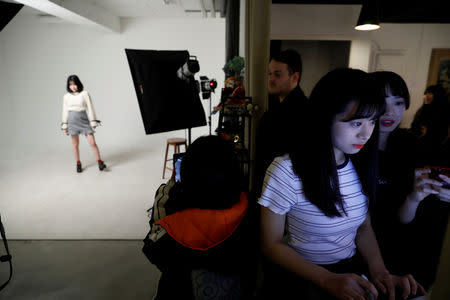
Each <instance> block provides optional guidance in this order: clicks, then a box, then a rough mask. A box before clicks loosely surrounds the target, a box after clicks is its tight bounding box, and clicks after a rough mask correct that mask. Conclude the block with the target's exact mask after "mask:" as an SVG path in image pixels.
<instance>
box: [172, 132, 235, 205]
mask: <svg viewBox="0 0 450 300" xmlns="http://www.w3.org/2000/svg"><path fill="white" fill-rule="evenodd" d="M180 175H181V193H182V199H183V202H184V204H181V203H180V205H182V206H183V207H184V208H202V209H226V208H230V207H231V206H233V205H234V204H236V203H237V202H239V197H240V193H241V184H242V181H241V170H240V168H239V164H238V160H237V158H236V155H235V153H234V150H233V147H232V144H231V143H230V142H227V141H225V140H224V139H222V138H220V137H218V136H214V135H211V136H203V137H199V138H198V139H196V140H195V141H194V142H193V143H192V144H191V145H190V146H189V147H188V149H187V151H186V154H185V155H184V157H183V160H182V161H181V169H180Z"/></svg>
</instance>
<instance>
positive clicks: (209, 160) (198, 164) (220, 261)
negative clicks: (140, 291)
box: [143, 136, 256, 299]
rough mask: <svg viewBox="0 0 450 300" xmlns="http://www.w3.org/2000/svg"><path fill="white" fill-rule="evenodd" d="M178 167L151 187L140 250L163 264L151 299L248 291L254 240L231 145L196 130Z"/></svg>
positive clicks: (212, 296) (219, 296)
mask: <svg viewBox="0 0 450 300" xmlns="http://www.w3.org/2000/svg"><path fill="white" fill-rule="evenodd" d="M180 175H181V176H180V181H179V182H175V180H174V176H172V179H170V180H169V181H168V183H167V184H163V185H161V186H160V188H159V189H158V191H157V192H156V197H155V202H154V204H153V211H152V217H151V220H150V226H151V230H150V232H149V234H148V235H147V237H146V239H145V240H144V243H145V245H144V248H143V251H144V253H145V254H146V256H147V258H148V259H149V260H150V262H152V263H153V264H155V265H156V266H157V267H158V269H159V270H160V271H161V272H162V275H161V279H160V281H159V285H158V292H157V296H156V299H203V298H208V299H225V298H226V299H249V298H250V294H251V292H252V288H251V286H252V283H253V276H252V275H253V273H254V270H255V262H254V260H253V259H252V256H254V255H253V254H254V253H255V252H254V246H255V244H256V243H255V242H254V241H253V239H252V234H251V232H250V231H251V230H250V229H251V226H250V223H249V217H248V200H247V194H246V193H244V192H241V190H242V188H241V184H242V180H241V178H242V174H241V170H240V168H239V165H238V161H237V158H236V156H235V153H234V151H233V148H232V145H231V144H230V143H229V142H227V141H225V140H223V139H221V138H220V137H218V136H203V137H200V138H198V139H197V140H195V141H194V142H193V143H192V144H191V145H190V146H189V148H188V149H187V151H186V153H185V155H184V156H183V158H182V162H181V172H180ZM253 236H254V234H253Z"/></svg>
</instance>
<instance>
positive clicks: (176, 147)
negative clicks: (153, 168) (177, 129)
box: [162, 138, 187, 179]
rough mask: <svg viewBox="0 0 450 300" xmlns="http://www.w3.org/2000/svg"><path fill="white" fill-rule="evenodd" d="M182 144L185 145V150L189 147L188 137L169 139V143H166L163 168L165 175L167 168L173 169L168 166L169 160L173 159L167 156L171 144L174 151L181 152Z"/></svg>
mask: <svg viewBox="0 0 450 300" xmlns="http://www.w3.org/2000/svg"><path fill="white" fill-rule="evenodd" d="M180 145H184V151H186V149H187V144H186V139H184V138H171V139H167V145H166V155H165V157H164V168H163V176H162V178H163V179H164V176H165V174H166V169H169V170H172V168H170V167H168V166H167V162H168V161H170V160H172V158H167V154H168V153H169V146H173V153H174V154H175V153H180Z"/></svg>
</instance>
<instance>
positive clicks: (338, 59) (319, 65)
mask: <svg viewBox="0 0 450 300" xmlns="http://www.w3.org/2000/svg"><path fill="white" fill-rule="evenodd" d="M349 45H350V42H348V41H298V40H285V41H282V42H281V49H282V50H285V49H295V50H297V51H298V52H299V53H301V56H302V65H303V71H302V73H303V74H307V76H302V78H301V79H300V86H301V88H302V90H303V92H304V93H305V95H306V96H307V97H309V95H310V94H311V91H312V89H313V88H314V86H315V85H316V83H317V82H318V81H319V79H320V78H321V77H322V76H323V75H325V74H326V73H327V72H329V71H330V70H333V69H335V68H338V67H346V66H347V65H348V59H349V58H348V56H349V52H350V49H349V48H350V47H349Z"/></svg>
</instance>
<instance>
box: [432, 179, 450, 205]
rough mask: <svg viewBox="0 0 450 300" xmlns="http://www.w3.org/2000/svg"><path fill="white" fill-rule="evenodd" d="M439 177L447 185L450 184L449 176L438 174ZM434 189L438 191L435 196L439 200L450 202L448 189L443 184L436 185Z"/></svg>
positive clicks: (449, 190)
mask: <svg viewBox="0 0 450 300" xmlns="http://www.w3.org/2000/svg"><path fill="white" fill-rule="evenodd" d="M439 178H441V179H442V180H443V181H444V182H446V183H447V184H448V185H450V178H449V177H448V176H445V175H442V174H440V175H439ZM435 190H436V191H437V192H438V193H439V194H437V197H438V198H439V200H441V201H444V202H447V203H449V202H450V189H449V188H445V187H443V186H440V187H436V188H435Z"/></svg>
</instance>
